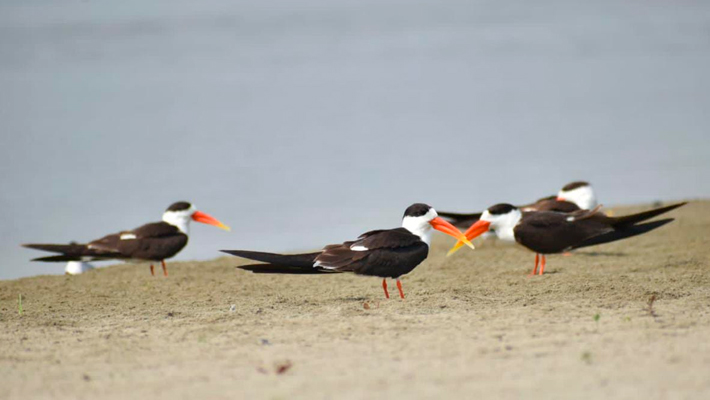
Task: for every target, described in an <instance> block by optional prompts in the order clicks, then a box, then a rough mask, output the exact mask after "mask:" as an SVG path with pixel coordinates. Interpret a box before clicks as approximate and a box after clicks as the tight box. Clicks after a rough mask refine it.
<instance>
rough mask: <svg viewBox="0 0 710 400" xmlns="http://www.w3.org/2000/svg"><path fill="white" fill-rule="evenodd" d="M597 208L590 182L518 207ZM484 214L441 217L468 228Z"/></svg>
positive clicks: (573, 209) (539, 209)
mask: <svg viewBox="0 0 710 400" xmlns="http://www.w3.org/2000/svg"><path fill="white" fill-rule="evenodd" d="M596 206H597V196H596V193H595V192H594V189H593V188H592V185H590V184H589V183H588V182H584V181H577V182H571V183H568V184H566V185H565V186H564V187H562V189H560V191H559V192H558V193H557V195H553V196H548V197H543V198H541V199H539V200H537V201H535V202H533V203H530V204H526V205H523V206H517V208H519V209H520V210H522V211H526V212H527V211H557V212H573V211H577V210H591V209H593V208H594V207H596ZM481 214H483V213H482V212H477V213H470V214H460V213H453V212H446V211H442V212H440V213H439V215H440V216H442V217H444V218H446V219H447V220H449V221H450V222H451V223H452V224H454V225H455V226H457V227H459V228H466V227H468V226H470V225H471V224H472V223H474V222H476V221H478V220H479V219H480V218H481Z"/></svg>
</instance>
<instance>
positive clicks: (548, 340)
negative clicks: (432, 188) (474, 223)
mask: <svg viewBox="0 0 710 400" xmlns="http://www.w3.org/2000/svg"><path fill="white" fill-rule="evenodd" d="M646 207H647V206H646ZM641 208H645V207H633V208H625V209H623V210H619V211H621V212H628V211H634V210H639V209H641ZM619 211H617V212H619ZM671 216H673V217H676V218H677V220H676V221H675V222H674V223H672V224H670V225H667V226H665V227H663V228H661V229H659V230H657V231H655V232H652V233H650V234H647V235H644V236H641V237H638V238H633V239H630V240H627V241H623V242H618V243H613V244H608V245H604V246H599V247H596V248H591V249H587V250H584V251H579V252H577V253H575V254H574V255H572V256H569V257H564V256H551V257H548V268H547V271H548V272H549V273H548V274H546V275H545V276H543V277H535V278H528V277H527V276H526V275H527V273H528V272H529V270H530V269H531V268H532V262H533V258H534V257H533V256H532V254H531V253H529V252H527V251H524V250H522V249H520V248H515V247H508V246H503V245H500V244H494V243H485V244H483V245H481V246H480V247H479V248H478V249H477V250H476V251H470V250H469V251H466V249H464V250H462V251H460V252H459V253H457V254H456V255H455V256H454V257H450V258H445V257H444V254H445V252H446V249H448V247H449V246H450V245H451V244H452V243H451V241H450V240H449V238H448V237H439V238H438V239H437V241H436V242H435V243H434V245H433V249H432V251H431V253H430V258H429V259H428V260H427V261H426V262H425V263H423V264H422V265H420V266H419V267H418V268H417V269H416V270H415V271H414V272H413V273H412V274H411V275H410V276H408V277H406V278H405V279H404V281H403V282H404V287H405V291H406V293H407V296H408V297H407V299H406V300H405V301H401V300H400V299H398V298H393V299H391V300H385V299H384V298H383V295H382V290H381V287H380V285H379V281H378V280H376V279H374V278H363V277H357V276H351V275H335V276H313V277H309V276H258V275H254V274H250V273H247V272H244V271H241V270H239V271H237V270H235V268H234V266H235V265H237V264H238V263H240V262H241V261H239V260H238V259H237V258H233V257H224V258H220V259H217V260H214V261H210V262H199V263H198V262H184V263H173V264H170V273H171V275H170V277H168V278H163V277H162V276H160V277H151V276H150V274H149V272H148V267H147V266H145V265H128V264H123V265H117V266H113V267H108V268H104V269H99V270H95V271H92V272H89V273H86V274H84V275H80V276H39V277H33V278H26V279H20V280H16V281H3V282H0V343H2V345H1V346H0V388H1V389H0V398H3V399H6V398H7V399H28V398H48V397H52V398H67V399H75V398H79V399H90V398H112V399H126V398H133V399H138V398H156V397H157V398H196V397H210V398H225V399H226V398H230V399H231V398H259V399H262V398H263V399H286V398H289V399H290V398H316V399H320V398H371V397H378V398H384V397H388V398H399V399H406V398H434V397H441V396H443V397H449V398H453V397H458V398H474V397H479V396H480V397H483V398H494V397H495V398H541V399H542V398H545V399H549V398H565V399H568V398H582V397H583V398H590V397H591V398H602V397H603V398H651V399H663V398H697V399H700V398H710V340H709V339H710V201H705V202H694V203H691V204H690V205H688V206H686V207H683V208H681V209H679V210H677V211H674V212H672V214H671ZM373 228H375V227H373ZM354 233H355V232H354ZM235 247H238V246H237V245H235ZM57 267H58V268H62V266H59V265H58V266H57ZM19 294H22V298H23V302H22V306H23V313H22V315H19V314H18V304H17V298H18V295H19ZM651 298H654V299H655V301H653V302H652V304H651V305H650V306H649V301H650V299H651Z"/></svg>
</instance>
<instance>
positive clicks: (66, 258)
mask: <svg viewBox="0 0 710 400" xmlns="http://www.w3.org/2000/svg"><path fill="white" fill-rule="evenodd" d="M30 261H44V262H61V261H81V256H67V255H59V256H47V257H38V258H33V259H32V260H30Z"/></svg>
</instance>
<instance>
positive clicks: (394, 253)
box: [314, 228, 429, 278]
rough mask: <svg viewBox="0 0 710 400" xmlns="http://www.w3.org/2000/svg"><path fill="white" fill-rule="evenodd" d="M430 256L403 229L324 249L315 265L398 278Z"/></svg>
mask: <svg viewBox="0 0 710 400" xmlns="http://www.w3.org/2000/svg"><path fill="white" fill-rule="evenodd" d="M428 254H429V246H428V245H427V244H426V243H424V242H422V241H421V239H420V238H419V236H416V235H413V234H412V233H411V232H409V231H408V230H406V229H404V228H397V229H389V230H379V231H371V232H367V233H365V234H363V235H361V236H360V238H359V239H358V240H356V241H352V242H345V243H342V244H336V245H330V246H326V247H325V248H324V249H323V251H322V252H321V253H320V254H319V255H318V256H317V257H316V259H315V264H314V265H315V266H316V267H318V268H322V269H326V270H333V271H338V272H346V271H348V272H354V273H356V274H361V275H375V276H380V277H393V278H394V277H399V276H401V275H404V274H406V273H408V272H410V271H411V270H413V269H414V268H415V267H416V266H417V265H419V264H420V263H421V262H422V261H424V260H425V259H426V257H427V255H428Z"/></svg>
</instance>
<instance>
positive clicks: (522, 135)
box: [0, 0, 710, 279]
mask: <svg viewBox="0 0 710 400" xmlns="http://www.w3.org/2000/svg"><path fill="white" fill-rule="evenodd" d="M708 71H710V2H702V1H674V2H668V1H624V2H619V1H594V2H589V1H562V0H560V1H554V0H543V1H537V2H529V1H522V0H521V1H508V2H499V1H441V0H437V1H433V0H432V1H404V0H402V1H392V0H387V1H382V0H377V1H362V0H357V1H355V0H353V1H326V0H322V1H315V0H307V1H298V2H295V1H286V0H280V1H258V2H245V1H233V2H221V1H215V0H212V1H200V2H195V1H174V0H173V1H164V2H145V1H137V0H134V1H121V2H116V1H108V0H102V1H95V0H92V1H83V2H82V1H67V0H63V1H59V0H51V1H29V0H23V1H7V0H4V1H0V279H9V278H17V277H22V276H30V275H36V274H53V273H61V272H62V268H63V265H62V264H44V263H30V262H28V260H29V259H30V258H32V257H37V256H39V255H40V254H41V253H39V252H35V251H31V250H27V249H23V248H20V247H19V246H18V245H19V244H20V243H23V242H67V241H70V240H77V241H86V240H90V239H93V238H96V237H98V236H101V235H103V234H105V233H109V232H112V231H117V230H120V229H126V228H133V227H136V226H138V225H140V224H142V223H144V222H148V221H153V220H158V219H159V218H160V216H161V214H162V211H163V209H164V208H165V207H167V206H168V205H169V204H170V203H172V202H174V201H176V200H182V199H185V200H189V201H192V202H194V203H196V204H197V205H198V206H199V207H200V208H201V209H202V210H203V211H206V212H209V213H211V214H213V215H215V216H216V217H218V218H220V219H221V220H223V221H224V222H225V223H227V224H229V225H231V226H232V227H233V231H232V232H231V233H226V232H224V231H221V230H218V229H214V228H212V227H209V226H205V225H199V224H194V225H193V227H192V236H191V239H190V244H189V245H188V247H187V248H186V249H185V250H184V251H183V252H182V253H181V254H180V255H179V256H178V259H180V260H187V259H208V258H213V257H215V256H218V255H219V253H217V250H218V249H222V248H250V249H260V250H279V251H288V250H297V249H304V248H315V247H319V246H321V245H324V244H326V243H328V242H337V241H342V240H346V239H350V238H353V237H354V236H356V235H357V234H359V233H361V232H363V231H364V230H367V229H372V228H384V227H392V226H396V225H398V224H399V222H400V217H401V214H402V212H403V211H404V209H405V208H406V207H407V206H408V205H409V204H410V203H413V202H419V201H423V202H428V203H430V204H432V205H434V206H435V207H437V208H440V209H447V210H471V211H473V210H479V209H482V208H484V207H486V206H488V205H491V204H493V203H496V202H501V201H508V202H514V203H517V202H524V201H527V200H531V199H534V198H536V197H539V196H543V195H547V194H551V193H553V192H555V191H556V190H557V189H558V187H559V186H560V185H562V184H563V183H566V182H568V181H570V180H575V179H587V180H590V181H592V182H593V183H594V184H595V187H596V189H597V191H598V193H599V196H600V198H601V201H602V202H603V203H604V204H607V205H614V204H625V203H638V202H649V201H653V200H657V199H660V200H673V199H680V198H693V197H707V196H710V179H708V178H707V177H708V176H709V175H710V74H709V73H708ZM141 273H147V268H146V271H141ZM235 279H236V278H235Z"/></svg>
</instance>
